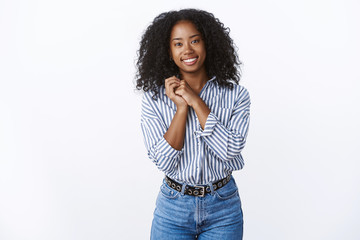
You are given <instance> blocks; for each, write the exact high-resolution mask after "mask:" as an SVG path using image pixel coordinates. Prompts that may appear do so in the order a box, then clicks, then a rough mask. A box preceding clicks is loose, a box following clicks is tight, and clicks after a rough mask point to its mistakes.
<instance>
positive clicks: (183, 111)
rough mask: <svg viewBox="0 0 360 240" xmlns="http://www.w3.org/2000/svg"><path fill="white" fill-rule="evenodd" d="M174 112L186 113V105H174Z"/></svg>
mask: <svg viewBox="0 0 360 240" xmlns="http://www.w3.org/2000/svg"><path fill="white" fill-rule="evenodd" d="M176 112H179V113H187V112H188V105H181V106H176Z"/></svg>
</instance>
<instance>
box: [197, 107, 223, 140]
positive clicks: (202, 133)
mask: <svg viewBox="0 0 360 240" xmlns="http://www.w3.org/2000/svg"><path fill="white" fill-rule="evenodd" d="M217 122H218V119H217V117H216V116H215V115H214V114H213V113H212V112H210V114H209V116H208V117H207V119H206V122H205V128H204V129H202V127H201V125H200V124H199V126H198V129H199V130H197V131H195V132H194V134H195V136H196V137H206V136H210V135H211V134H212V132H213V131H214V129H215V126H216V124H217Z"/></svg>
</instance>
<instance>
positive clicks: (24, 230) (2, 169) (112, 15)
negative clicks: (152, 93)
mask: <svg viewBox="0 0 360 240" xmlns="http://www.w3.org/2000/svg"><path fill="white" fill-rule="evenodd" d="M186 7H195V8H202V9H204V10H207V11H209V12H212V13H214V14H215V16H216V17H218V18H219V19H220V20H221V21H222V22H223V23H224V24H225V25H226V26H228V27H230V29H231V37H232V38H233V39H234V41H235V43H236V45H237V47H238V53H239V56H240V59H241V60H242V62H243V63H244V65H243V77H242V80H241V84H242V85H244V86H245V87H246V88H247V89H248V90H249V92H250V94H251V99H252V108H251V123H250V131H249V136H248V142H247V146H246V148H245V150H244V151H243V156H244V158H245V167H244V169H242V170H241V171H238V172H235V173H234V176H235V179H236V181H237V184H238V187H239V191H240V196H241V200H242V204H243V211H244V221H245V225H244V239H246V240H259V239H272V240H289V239H291V240H297V239H299V240H300V239H308V240H309V239H310V240H312V239H314V240H319V239H324V240H325V239H326V240H339V239H346V240H352V239H353V240H357V239H360V228H358V226H359V221H360V217H359V216H360V204H359V203H360V190H359V183H360V175H359V167H360V163H359V160H360V157H359V153H358V151H359V150H358V148H359V146H360V144H359V137H360V127H359V122H360V108H359V103H360V97H359V94H358V92H359V90H360V89H359V80H360V73H359V69H360V68H359V65H360V61H359V56H360V47H359V43H360V33H359V32H360V31H359V23H360V17H359V14H358V13H359V12H360V3H359V2H358V1H356V0H337V1H331V0H305V1H288V0H273V1H270V0H268V1H266V0H258V1H251V0H247V1H179V2H175V1H174V2H173V1H168V0H166V1H165V0H164V1H160V0H157V1H143V2H140V1H126V2H123V1H115V0H105V1H85V0H63V1H46V0H38V1H10V0H2V1H0V239H1V240H22V239H24V240H25V239H34V240H49V239H50V240H63V239H66V240H82V239H86V240H95V239H96V240H97V239H106V240H113V239H148V238H149V231H150V226H151V220H152V213H153V211H154V207H155V200H156V196H157V194H158V190H159V186H160V184H161V180H162V177H163V174H162V173H161V172H160V171H158V170H157V168H156V167H155V165H154V164H153V163H152V162H151V161H150V160H148V159H147V155H146V152H145V147H144V144H143V139H142V134H141V130H140V98H141V94H140V93H139V92H136V91H134V73H135V66H134V63H135V59H136V51H137V49H138V47H139V40H140V37H141V35H142V33H143V31H144V30H145V28H146V27H147V26H148V24H149V23H150V22H151V21H152V20H153V18H154V17H155V16H157V15H158V14H160V13H161V12H163V11H168V10H178V9H180V8H186Z"/></svg>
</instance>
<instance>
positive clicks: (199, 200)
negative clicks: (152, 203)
mask: <svg viewBox="0 0 360 240" xmlns="http://www.w3.org/2000/svg"><path fill="white" fill-rule="evenodd" d="M209 186H210V188H211V193H209V194H206V195H205V197H194V196H189V195H184V194H183V193H184V190H185V186H183V189H182V192H178V191H176V190H174V189H172V188H170V187H169V186H168V185H167V184H166V182H165V180H164V181H163V184H162V185H161V188H160V192H159V195H158V197H157V200H156V208H155V211H154V219H153V222H152V226H151V239H153V240H172V239H174V240H175V239H176V240H178V239H186V240H188V239H189V240H190V239H199V240H211V239H214V240H241V239H242V235H243V212H242V209H241V200H240V196H239V193H238V188H237V186H236V183H235V181H234V178H233V177H232V176H231V180H230V182H229V183H228V184H226V185H225V186H224V187H222V188H220V189H218V190H216V191H214V190H213V188H212V184H209Z"/></svg>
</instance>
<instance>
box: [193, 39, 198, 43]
mask: <svg viewBox="0 0 360 240" xmlns="http://www.w3.org/2000/svg"><path fill="white" fill-rule="evenodd" d="M198 42H200V40H198V39H195V40H192V41H191V43H198Z"/></svg>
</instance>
